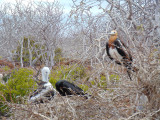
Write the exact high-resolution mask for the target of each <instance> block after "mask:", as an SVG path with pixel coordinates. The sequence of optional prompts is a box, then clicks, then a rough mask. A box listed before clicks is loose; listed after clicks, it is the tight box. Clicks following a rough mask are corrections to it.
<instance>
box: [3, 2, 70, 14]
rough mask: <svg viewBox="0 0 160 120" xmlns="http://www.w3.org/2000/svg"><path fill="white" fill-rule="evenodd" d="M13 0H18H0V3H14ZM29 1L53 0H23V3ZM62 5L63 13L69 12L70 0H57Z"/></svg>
mask: <svg viewBox="0 0 160 120" xmlns="http://www.w3.org/2000/svg"><path fill="white" fill-rule="evenodd" d="M15 1H19V0H0V4H2V3H15ZM30 1H34V2H41V1H42V2H45V1H47V2H53V1H54V0H23V3H25V4H27V3H28V2H30ZM57 1H58V2H59V3H60V4H61V5H62V6H63V7H64V12H65V13H69V12H70V10H71V6H72V0H57Z"/></svg>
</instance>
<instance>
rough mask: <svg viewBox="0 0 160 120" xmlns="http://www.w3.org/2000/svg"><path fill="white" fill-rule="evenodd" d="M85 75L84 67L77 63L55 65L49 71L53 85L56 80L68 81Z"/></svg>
mask: <svg viewBox="0 0 160 120" xmlns="http://www.w3.org/2000/svg"><path fill="white" fill-rule="evenodd" d="M85 76H86V73H85V68H84V67H83V66H78V65H71V66H66V65H61V66H58V67H56V68H55V69H54V70H52V71H51V74H50V82H51V83H52V85H53V86H55V83H56V82H57V81H58V80H62V79H66V80H68V81H75V80H78V79H82V78H83V77H85Z"/></svg>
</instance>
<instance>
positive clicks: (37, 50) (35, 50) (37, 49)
mask: <svg viewBox="0 0 160 120" xmlns="http://www.w3.org/2000/svg"><path fill="white" fill-rule="evenodd" d="M28 42H29V43H30V44H29V46H28ZM45 47H46V46H45V45H41V44H39V43H36V42H35V40H34V39H33V38H31V37H24V38H23V58H22V59H23V62H24V66H29V56H30V53H29V49H32V51H31V54H32V61H33V60H34V59H35V58H37V56H38V55H40V54H41V52H42V51H43V52H44V51H45ZM12 53H16V54H15V55H14V58H13V59H14V61H16V62H20V54H21V43H20V42H19V44H18V46H17V48H16V50H13V51H12ZM45 55H46V54H45ZM41 63H45V61H43V60H42V56H40V58H39V59H38V60H37V61H36V63H35V64H41Z"/></svg>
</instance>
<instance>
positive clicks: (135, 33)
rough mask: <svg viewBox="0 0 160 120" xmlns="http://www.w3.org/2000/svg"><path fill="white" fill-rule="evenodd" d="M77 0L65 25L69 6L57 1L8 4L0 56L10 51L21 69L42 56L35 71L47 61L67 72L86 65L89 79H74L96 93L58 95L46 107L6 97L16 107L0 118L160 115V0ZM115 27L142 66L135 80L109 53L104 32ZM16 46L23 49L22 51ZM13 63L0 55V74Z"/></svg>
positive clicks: (85, 119)
mask: <svg viewBox="0 0 160 120" xmlns="http://www.w3.org/2000/svg"><path fill="white" fill-rule="evenodd" d="M72 2H73V3H74V4H73V6H72V10H71V12H70V15H69V17H67V19H66V18H65V19H66V21H65V22H66V23H65V22H64V21H63V20H62V19H63V17H64V16H63V9H62V8H61V7H60V5H59V4H58V3H57V2H55V3H52V4H51V3H47V4H45V5H44V4H43V3H40V4H38V5H39V6H36V5H35V6H34V3H29V5H28V6H26V5H23V4H22V3H23V2H22V3H21V2H19V3H18V2H17V3H16V5H15V6H14V7H12V8H10V7H9V4H8V6H7V5H5V6H3V5H2V7H1V9H2V11H4V12H3V13H2V14H0V16H1V17H2V19H3V21H5V22H4V23H3V24H1V25H0V27H1V29H0V37H1V38H0V40H1V42H2V43H3V45H1V46H0V48H1V50H2V52H1V56H2V57H6V56H7V57H8V58H9V59H10V60H11V61H12V63H13V65H14V67H15V69H17V68H19V67H24V66H25V64H24V63H25V62H26V61H27V62H28V63H27V64H26V65H28V66H27V67H29V68H30V69H33V67H35V66H36V61H38V60H39V61H40V62H39V63H38V66H37V68H40V67H41V66H43V65H46V66H49V67H50V68H52V70H54V72H56V73H58V72H59V71H60V70H61V69H62V68H61V66H70V65H73V66H74V65H75V66H77V65H78V66H83V67H84V68H85V72H86V76H85V77H82V78H81V79H74V83H75V84H76V85H80V84H84V85H86V86H88V89H87V90H86V93H88V94H90V95H91V97H90V98H89V99H85V98H83V97H81V96H68V97H62V96H60V95H59V94H58V93H57V95H56V96H55V97H54V98H53V99H52V100H51V101H48V102H46V103H44V104H28V103H27V102H26V100H27V99H28V96H25V97H24V98H21V99H23V102H21V103H20V104H16V103H13V102H12V101H11V102H8V101H5V102H4V101H2V102H3V105H8V106H9V107H10V108H11V109H10V110H9V111H8V116H1V115H0V119H2V120H6V119H8V120H10V119H13V120H22V119H23V120H36V119H37V120H52V119H53V120H101V119H104V120H108V119H109V120H159V119H160V48H159V47H160V46H159V45H160V34H159V33H160V22H159V21H160V2H159V1H158V0H133V1H132V0H117V1H112V0H106V1H101V0H94V1H93V0H88V1H87V2H86V1H84V0H81V1H78V0H73V1H72ZM95 6H96V7H98V9H100V10H101V12H100V13H99V14H94V13H92V8H94V7H95ZM32 7H33V9H31V8H32ZM35 8H36V9H35ZM41 8H43V9H41ZM48 8H50V9H48ZM37 11H38V12H37ZM52 11H54V12H52ZM7 12H10V13H12V17H11V18H8V17H7V15H8V14H7ZM35 16H37V17H35ZM17 18H19V19H17ZM22 18H23V19H22ZM53 18H54V19H53ZM25 20H27V21H25ZM23 25H25V26H23ZM13 26H14V27H13ZM19 26H23V27H24V28H23V27H19ZM112 29H117V31H118V33H119V38H120V39H122V40H123V41H124V42H125V43H126V44H127V46H129V49H130V50H131V54H132V56H133V66H136V67H137V68H138V69H139V71H138V72H137V73H131V76H132V79H133V81H130V79H129V78H128V76H127V73H126V70H125V68H124V67H123V66H119V65H116V64H114V62H112V61H110V60H109V59H108V57H107V56H106V52H105V43H106V41H107V40H108V37H109V36H108V35H107V34H106V32H109V31H110V30H112ZM13 31H15V32H13ZM17 33H18V35H17ZM24 37H26V39H27V40H28V42H27V47H25V45H24V43H23V42H24V40H25V39H23V38H24ZM11 38H12V39H11ZM31 42H34V45H31V44H30V43H31ZM15 43H17V45H15ZM17 46H18V47H19V48H21V49H19V51H18V52H16V50H17V49H18V48H17ZM35 46H36V47H35ZM58 47H60V48H61V49H60V50H62V53H63V55H62V56H60V58H61V59H59V57H58V58H56V60H55V59H54V58H55V56H56V55H55V52H54V51H55V50H56V48H58ZM15 48H16V49H15ZM26 49H27V51H25V50H26ZM34 50H37V51H36V52H35V51H34ZM8 51H10V52H8ZM24 52H26V54H25V55H26V56H25V55H24ZM27 55H28V56H27ZM15 56H18V58H17V59H16V60H17V61H18V64H19V65H18V66H17V65H16V62H17V61H14V60H15ZM26 58H27V60H26ZM25 60H26V61H25ZM12 63H10V62H8V61H4V62H3V60H0V65H1V69H0V71H1V73H2V72H4V73H5V72H6V73H8V71H9V72H10V71H11V69H12V68H13V65H12ZM5 66H8V68H7V69H6V68H5ZM55 68H57V69H55ZM58 68H60V69H58ZM33 70H34V71H36V70H35V69H33ZM56 70H57V71H56ZM70 71H72V69H71V70H70ZM51 73H52V72H51ZM67 77H68V76H67ZM67 77H66V78H67ZM70 79H72V78H69V80H70ZM0 94H1V91H0ZM4 99H5V96H4ZM0 102H1V101H0Z"/></svg>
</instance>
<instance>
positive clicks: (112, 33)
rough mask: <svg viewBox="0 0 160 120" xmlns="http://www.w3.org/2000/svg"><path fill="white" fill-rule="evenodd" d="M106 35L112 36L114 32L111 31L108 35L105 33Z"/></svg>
mask: <svg viewBox="0 0 160 120" xmlns="http://www.w3.org/2000/svg"><path fill="white" fill-rule="evenodd" d="M107 34H108V35H114V34H115V32H113V31H111V32H110V33H107Z"/></svg>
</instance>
